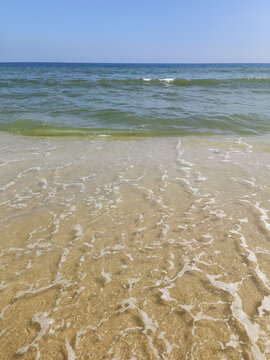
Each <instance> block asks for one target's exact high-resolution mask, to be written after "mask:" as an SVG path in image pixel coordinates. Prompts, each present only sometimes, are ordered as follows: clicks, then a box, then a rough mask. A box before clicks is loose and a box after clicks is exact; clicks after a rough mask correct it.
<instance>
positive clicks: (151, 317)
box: [0, 133, 270, 360]
mask: <svg viewBox="0 0 270 360" xmlns="http://www.w3.org/2000/svg"><path fill="white" fill-rule="evenodd" d="M0 144H1V145H0V226H1V237H0V274H1V276H0V291H1V296H0V358H1V359H13V358H14V359H68V360H73V359H130V360H131V359H200V360H201V359H270V336H269V334H270V261H269V260H270V219H269V217H268V215H269V210H270V202H269V201H270V186H269V178H270V162H269V160H270V146H269V141H268V140H267V139H264V138H256V137H249V138H239V137H228V138H225V137H224V136H223V137H218V136H215V137H210V138H206V137H185V138H180V139H179V138H156V139H134V140H128V141H126V140H110V139H102V138H101V139H69V138H61V139H60V138H55V139H53V138H34V137H32V138H30V137H20V136H14V135H9V134H4V133H1V134H0Z"/></svg>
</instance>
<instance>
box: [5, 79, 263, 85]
mask: <svg viewBox="0 0 270 360" xmlns="http://www.w3.org/2000/svg"><path fill="white" fill-rule="evenodd" d="M150 84H155V85H162V84H166V85H174V86H183V87H185V86H205V87H215V86H230V85H237V84H239V85H262V84H266V85H270V77H250V78H249V77H246V78H245V77H243V78H223V79H216V78H194V79H185V78H179V77H176V78H147V77H145V78H124V79H109V78H102V79H97V80H93V79H80V78H78V79H70V80H66V79H65V80H64V79H63V81H61V80H58V81H56V80H53V79H52V80H48V79H46V80H44V79H42V78H39V79H22V78H11V79H0V86H2V87H12V86H27V85H41V86H45V87H54V86H60V87H61V88H63V87H66V88H76V87H82V88H89V87H95V86H101V87H115V86H116V85H119V86H121V85H127V86H132V85H150Z"/></svg>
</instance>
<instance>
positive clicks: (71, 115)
mask: <svg viewBox="0 0 270 360" xmlns="http://www.w3.org/2000/svg"><path fill="white" fill-rule="evenodd" d="M269 100H270V64H64V63H1V64H0V130H5V131H10V132H17V133H21V134H25V135H51V136H53V135H56V136H61V135H69V136H71V135H91V134H98V135H112V134H115V135H123V136H125V135H136V136H137V135H138V136H151V135H179V134H182V135H184V134H211V133H213V134H223V133H228V134H230V133H236V134H265V133H268V132H269V131H270V101H269Z"/></svg>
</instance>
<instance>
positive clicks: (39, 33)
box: [0, 0, 270, 63]
mask: <svg viewBox="0 0 270 360" xmlns="http://www.w3.org/2000/svg"><path fill="white" fill-rule="evenodd" d="M0 19H1V21H0V62H6V61H23V62H24V61H46V62H47V61H53V62H55V61H56V62H132V63H134V62H135V63H136V62H142V63H145V62H150V63H155V62H157V63H160V62H161V63H189V62H195V63H205V62H217V63H218V62H270V20H269V19H270V0H99V1H96V0H0Z"/></svg>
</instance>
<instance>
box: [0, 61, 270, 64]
mask: <svg viewBox="0 0 270 360" xmlns="http://www.w3.org/2000/svg"><path fill="white" fill-rule="evenodd" d="M0 64H116V65H122V64H127V65H139V64H143V65H148V64H149V65H190V64H192V65H193V64H194V65H203V64H270V62H267V61H265V62H264V61H262V62H248V61H245V62H242V61H241V62H237V61H233V62H214V61H213V62H212V61H211V62H127V61H126V62H117V61H113V62H110V61H101V62H98V61H0Z"/></svg>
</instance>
